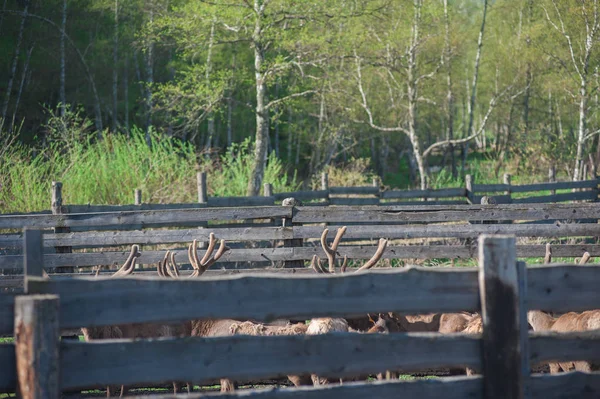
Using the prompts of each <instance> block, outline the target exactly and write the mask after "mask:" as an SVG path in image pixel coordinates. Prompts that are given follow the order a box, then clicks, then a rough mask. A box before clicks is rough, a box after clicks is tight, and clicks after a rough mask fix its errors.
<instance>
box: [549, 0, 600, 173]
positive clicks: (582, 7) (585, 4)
mask: <svg viewBox="0 0 600 399" xmlns="http://www.w3.org/2000/svg"><path fill="white" fill-rule="evenodd" d="M542 8H543V9H544V14H545V16H546V20H547V21H548V24H549V25H550V27H552V29H554V30H555V31H556V32H557V33H558V35H559V36H560V37H561V38H562V44H563V46H564V47H566V52H567V54H568V55H567V56H566V57H562V55H556V56H557V57H559V58H561V60H562V64H563V65H564V67H565V68H567V69H568V70H569V71H570V72H572V73H573V74H574V79H575V81H576V83H577V84H578V86H579V87H578V91H577V98H578V104H579V122H578V126H577V152H576V156H575V162H574V165H573V180H574V181H578V180H581V178H582V170H581V169H582V163H583V160H584V159H585V157H586V153H585V152H586V148H585V144H586V142H587V141H588V140H589V139H590V138H591V137H593V136H594V135H595V134H598V133H599V132H598V131H595V132H589V130H588V118H589V101H590V96H591V90H590V87H589V86H590V80H591V74H592V71H591V70H590V62H591V60H592V55H593V54H595V48H596V47H597V41H598V30H599V28H600V18H599V14H598V12H599V11H598V0H581V1H577V2H574V1H573V0H568V1H561V2H557V1H556V0H551V2H550V4H543V5H542ZM573 8H575V9H576V13H575V15H573V14H574V13H573V12H572V10H573ZM569 12H570V14H571V15H570V16H571V17H575V18H573V20H572V21H567V20H566V16H565V14H567V13H569ZM569 22H571V23H570V24H569ZM582 28H583V29H584V30H583V29H582ZM576 40H578V41H576ZM567 66H570V67H567Z"/></svg>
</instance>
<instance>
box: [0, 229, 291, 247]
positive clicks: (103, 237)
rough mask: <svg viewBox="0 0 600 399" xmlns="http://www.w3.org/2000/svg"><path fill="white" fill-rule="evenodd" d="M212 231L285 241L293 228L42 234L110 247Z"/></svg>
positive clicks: (49, 241) (10, 239)
mask: <svg viewBox="0 0 600 399" xmlns="http://www.w3.org/2000/svg"><path fill="white" fill-rule="evenodd" d="M211 232H214V233H215V235H216V236H217V238H219V239H225V240H227V241H261V240H285V239H291V238H294V237H293V236H292V229H289V228H283V227H271V226H265V227H226V228H220V227H214V228H212V227H211V228H203V229H177V230H137V231H136V230H134V231H110V232H77V233H65V234H44V246H46V247H56V246H72V247H76V246H82V247H89V246H111V245H126V244H139V245H149V244H173V243H182V242H184V243H190V242H192V241H193V240H194V239H197V240H205V241H206V240H208V239H209V235H210V233H211ZM22 243H23V235H22V234H5V235H0V247H4V248H21V247H22Z"/></svg>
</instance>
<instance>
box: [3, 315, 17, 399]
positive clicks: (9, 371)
mask: <svg viewBox="0 0 600 399" xmlns="http://www.w3.org/2000/svg"><path fill="white" fill-rule="evenodd" d="M1 325H2V324H0V326H1ZM16 388H17V359H16V358H15V345H14V344H12V343H10V344H3V343H0V393H13V392H16Z"/></svg>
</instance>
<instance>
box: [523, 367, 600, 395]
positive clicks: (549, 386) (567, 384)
mask: <svg viewBox="0 0 600 399" xmlns="http://www.w3.org/2000/svg"><path fill="white" fill-rule="evenodd" d="M531 393H532V395H531V399H571V398H577V399H597V398H598V397H600V374H598V373H594V374H590V373H580V372H575V373H561V374H551V375H536V376H533V377H532V378H531Z"/></svg>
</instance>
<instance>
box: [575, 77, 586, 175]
mask: <svg viewBox="0 0 600 399" xmlns="http://www.w3.org/2000/svg"><path fill="white" fill-rule="evenodd" d="M586 72H587V71H586ZM583 76H584V78H583V79H581V86H580V87H579V95H580V99H579V125H578V128H577V155H576V157H575V167H574V169H573V180H574V181H578V180H581V163H582V162H583V157H584V151H585V139H586V137H585V136H586V134H587V101H588V94H587V80H586V78H587V76H586V75H583Z"/></svg>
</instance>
